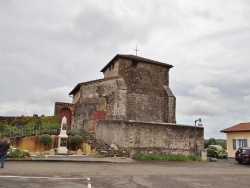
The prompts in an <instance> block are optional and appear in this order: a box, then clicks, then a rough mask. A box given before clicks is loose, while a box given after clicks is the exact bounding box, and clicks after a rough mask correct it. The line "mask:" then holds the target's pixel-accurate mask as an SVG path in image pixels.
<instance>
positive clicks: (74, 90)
mask: <svg viewBox="0 0 250 188" xmlns="http://www.w3.org/2000/svg"><path fill="white" fill-rule="evenodd" d="M114 78H118V77H117V76H115V77H110V78H102V79H97V80H91V81H88V82H81V83H78V84H77V85H76V86H75V87H74V89H73V90H72V91H71V92H70V93H69V95H72V94H74V93H76V92H77V91H78V90H79V89H80V87H81V86H82V85H87V84H93V83H97V82H102V81H106V80H112V79H114Z"/></svg>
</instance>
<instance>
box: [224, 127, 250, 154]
mask: <svg viewBox="0 0 250 188" xmlns="http://www.w3.org/2000/svg"><path fill="white" fill-rule="evenodd" d="M226 134H227V152H228V156H229V157H234V156H235V152H236V150H234V149H233V139H247V146H248V147H250V132H227V133H226Z"/></svg>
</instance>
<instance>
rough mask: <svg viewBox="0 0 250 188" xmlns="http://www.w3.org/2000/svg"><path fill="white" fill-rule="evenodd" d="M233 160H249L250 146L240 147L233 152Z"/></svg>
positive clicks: (241, 161) (247, 161)
mask: <svg viewBox="0 0 250 188" xmlns="http://www.w3.org/2000/svg"><path fill="white" fill-rule="evenodd" d="M235 160H236V161H237V162H239V163H249V162H250V147H242V148H239V149H237V151H236V152H235Z"/></svg>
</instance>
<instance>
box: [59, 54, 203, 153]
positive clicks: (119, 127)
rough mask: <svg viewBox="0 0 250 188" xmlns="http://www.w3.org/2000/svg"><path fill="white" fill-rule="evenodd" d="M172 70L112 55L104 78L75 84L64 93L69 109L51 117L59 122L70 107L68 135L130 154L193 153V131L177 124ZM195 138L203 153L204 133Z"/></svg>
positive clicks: (126, 56)
mask: <svg viewBox="0 0 250 188" xmlns="http://www.w3.org/2000/svg"><path fill="white" fill-rule="evenodd" d="M172 67H173V66H172V65H169V64H166V63H162V62H158V61H154V60H150V59H146V58H143V57H139V56H134V55H122V54H117V55H116V56H115V57H114V58H113V59H112V60H111V61H110V62H109V63H108V64H107V65H106V66H105V67H104V68H103V69H102V70H101V72H103V75H104V78H102V79H98V80H92V81H88V82H82V83H78V84H77V85H76V86H75V87H74V88H73V90H72V91H71V92H70V93H69V95H70V96H71V97H72V104H68V103H56V104H55V114H60V117H63V115H64V113H66V112H67V110H65V108H68V107H70V108H68V109H69V110H70V113H69V112H67V113H68V114H71V116H72V117H71V118H70V119H71V125H70V127H71V129H82V128H85V129H87V130H89V131H92V132H93V134H94V135H95V136H96V137H97V138H99V139H101V140H103V141H104V142H105V143H107V144H109V145H110V144H116V145H117V146H118V147H121V148H124V149H126V150H127V151H129V152H131V153H136V152H141V151H144V152H145V151H149V150H150V152H152V151H153V152H158V153H159V152H163V151H165V152H167V153H169V152H171V153H173V152H174V153H187V154H189V153H192V151H193V147H194V144H193V143H194V141H193V140H192V139H194V136H193V127H191V126H185V125H178V124H176V98H175V96H174V94H173V93H172V91H171V89H170V87H169V71H170V69H171V68H172ZM197 134H198V136H197V137H196V138H198V140H199V141H200V143H199V146H200V147H202V144H203V140H204V139H203V128H198V130H197ZM184 138H185V139H184ZM191 140H192V141H191ZM169 149H170V150H169Z"/></svg>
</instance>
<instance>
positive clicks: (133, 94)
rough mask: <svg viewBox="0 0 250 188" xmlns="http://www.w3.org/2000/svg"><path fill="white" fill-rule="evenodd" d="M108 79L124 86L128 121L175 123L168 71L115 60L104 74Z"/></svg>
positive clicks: (162, 68)
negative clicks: (118, 78) (115, 80)
mask: <svg viewBox="0 0 250 188" xmlns="http://www.w3.org/2000/svg"><path fill="white" fill-rule="evenodd" d="M111 75H112V76H114V75H115V76H119V77H121V78H123V79H124V82H125V84H126V89H127V103H126V112H127V119H128V120H136V121H156V122H166V123H176V119H175V105H176V104H175V102H176V101H175V96H174V95H173V93H172V91H171V90H170V88H169V67H166V66H162V65H158V64H150V63H145V62H140V61H133V60H128V59H121V58H118V59H117V60H116V61H115V62H113V64H112V65H110V67H109V68H107V69H106V70H105V72H104V77H105V78H108V77H110V76H111ZM166 88H167V89H166Z"/></svg>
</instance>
